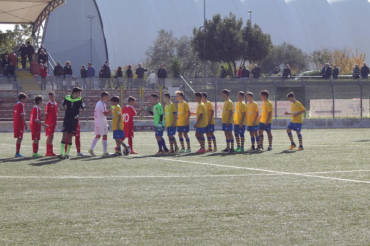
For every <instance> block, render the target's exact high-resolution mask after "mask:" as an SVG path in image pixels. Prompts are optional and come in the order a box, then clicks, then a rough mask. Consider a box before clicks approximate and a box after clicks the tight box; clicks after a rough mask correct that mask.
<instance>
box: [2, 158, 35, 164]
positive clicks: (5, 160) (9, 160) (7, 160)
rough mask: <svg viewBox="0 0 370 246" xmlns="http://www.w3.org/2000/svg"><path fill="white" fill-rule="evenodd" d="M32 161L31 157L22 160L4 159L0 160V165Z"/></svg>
mask: <svg viewBox="0 0 370 246" xmlns="http://www.w3.org/2000/svg"><path fill="white" fill-rule="evenodd" d="M30 160H34V158H32V157H23V158H13V157H11V158H4V159H0V163H12V162H21V161H30Z"/></svg>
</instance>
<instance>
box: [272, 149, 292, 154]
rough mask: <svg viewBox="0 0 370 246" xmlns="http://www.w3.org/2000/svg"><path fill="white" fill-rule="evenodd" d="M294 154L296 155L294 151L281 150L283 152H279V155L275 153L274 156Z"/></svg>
mask: <svg viewBox="0 0 370 246" xmlns="http://www.w3.org/2000/svg"><path fill="white" fill-rule="evenodd" d="M294 153H297V151H296V150H289V149H287V150H283V151H281V152H279V153H275V155H282V154H294Z"/></svg>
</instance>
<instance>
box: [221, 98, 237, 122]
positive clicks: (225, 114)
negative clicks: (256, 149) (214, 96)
mask: <svg viewBox="0 0 370 246" xmlns="http://www.w3.org/2000/svg"><path fill="white" fill-rule="evenodd" d="M230 111H231V112H230ZM233 111H234V104H233V101H231V99H229V100H226V101H225V102H224V107H223V109H222V124H232V123H233V119H232V117H230V116H232V113H233ZM229 119H230V120H229Z"/></svg>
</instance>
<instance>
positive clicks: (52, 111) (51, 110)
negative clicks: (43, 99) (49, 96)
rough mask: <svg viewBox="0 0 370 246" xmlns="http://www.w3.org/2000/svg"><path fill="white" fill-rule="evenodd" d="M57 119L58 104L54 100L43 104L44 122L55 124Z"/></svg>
mask: <svg viewBox="0 0 370 246" xmlns="http://www.w3.org/2000/svg"><path fill="white" fill-rule="evenodd" d="M57 120H58V104H57V103H56V102H50V101H49V102H48V103H47V104H46V106H45V124H46V125H56V124H57Z"/></svg>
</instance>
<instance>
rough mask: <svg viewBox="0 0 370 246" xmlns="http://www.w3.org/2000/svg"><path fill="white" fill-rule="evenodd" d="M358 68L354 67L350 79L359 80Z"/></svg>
mask: <svg viewBox="0 0 370 246" xmlns="http://www.w3.org/2000/svg"><path fill="white" fill-rule="evenodd" d="M360 73H361V72H360V67H359V66H358V65H355V68H354V69H353V71H352V77H353V79H359V78H360Z"/></svg>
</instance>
